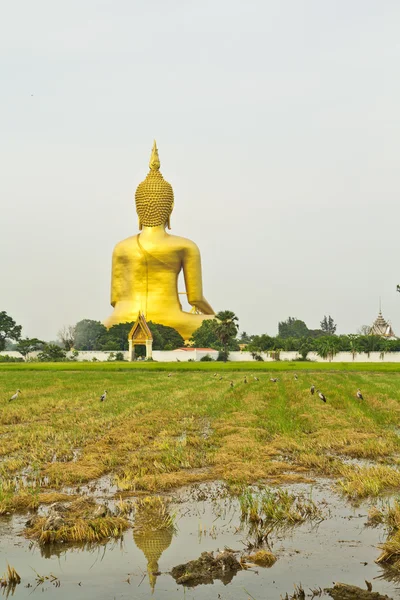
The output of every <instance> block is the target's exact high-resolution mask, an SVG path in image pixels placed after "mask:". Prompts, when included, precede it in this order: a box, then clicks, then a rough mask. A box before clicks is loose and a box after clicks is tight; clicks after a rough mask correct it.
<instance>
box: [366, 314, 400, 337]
mask: <svg viewBox="0 0 400 600" xmlns="http://www.w3.org/2000/svg"><path fill="white" fill-rule="evenodd" d="M369 334H370V335H380V336H382V337H385V338H388V339H392V338H393V339H395V338H396V336H395V333H394V331H393V329H392V326H391V325H390V323H388V322H387V321H385V319H384V318H383V315H382V311H381V310H380V311H379V315H378V317H377V318H376V319H375V321H374V323H373V325H372V327H371V330H370V332H369Z"/></svg>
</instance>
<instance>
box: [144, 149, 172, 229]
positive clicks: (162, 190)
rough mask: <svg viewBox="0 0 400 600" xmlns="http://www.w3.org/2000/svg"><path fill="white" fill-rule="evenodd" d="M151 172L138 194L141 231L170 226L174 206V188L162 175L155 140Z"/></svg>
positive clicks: (151, 158)
mask: <svg viewBox="0 0 400 600" xmlns="http://www.w3.org/2000/svg"><path fill="white" fill-rule="evenodd" d="M149 167H150V171H149V173H148V174H147V177H146V179H145V180H144V181H142V183H139V185H138V187H137V189H136V193H135V201H136V211H137V214H138V216H139V229H142V227H143V226H145V227H157V226H159V225H167V226H168V229H171V226H170V216H171V213H172V209H173V206H174V192H173V189H172V186H171V185H170V184H169V183H168V182H167V181H165V179H164V177H163V176H162V175H161V173H160V157H159V156H158V149H157V144H156V141H155V140H154V144H153V150H152V152H151V157H150V163H149Z"/></svg>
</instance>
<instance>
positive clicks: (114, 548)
mask: <svg viewBox="0 0 400 600" xmlns="http://www.w3.org/2000/svg"><path fill="white" fill-rule="evenodd" d="M330 486H331V482H329V481H322V480H321V481H318V482H317V483H316V484H314V485H313V486H310V485H306V484H301V485H300V484H297V485H294V486H293V485H292V486H288V489H289V490H290V491H291V492H292V493H307V494H311V497H312V499H313V501H314V502H316V503H317V504H318V505H321V507H323V512H324V517H325V518H324V520H323V521H321V522H319V523H318V524H315V523H314V524H313V523H310V522H308V523H304V524H302V525H300V526H298V527H295V528H291V529H274V530H273V531H272V533H271V534H270V535H269V537H268V540H269V543H270V546H271V548H270V549H271V550H272V552H273V554H274V555H275V557H276V558H277V560H276V562H275V563H274V564H273V565H272V566H271V567H270V568H263V567H260V566H256V565H253V566H252V567H251V568H249V569H241V570H239V569H238V570H237V571H236V572H235V573H233V575H232V577H228V580H229V579H230V582H228V580H227V579H226V578H225V579H224V577H222V578H219V577H212V581H213V584H212V585H203V584H202V583H200V582H199V581H198V582H193V581H192V583H191V585H195V583H196V584H197V585H195V587H187V585H181V584H180V583H177V582H176V581H175V579H174V578H173V576H172V575H171V571H172V570H173V568H174V567H177V566H178V565H182V564H185V563H189V562H190V561H195V560H197V559H199V557H201V555H202V553H203V552H207V553H213V555H212V556H213V557H214V558H215V557H216V556H218V555H221V553H223V552H224V550H225V549H228V550H233V551H235V553H234V556H236V557H237V559H238V561H239V562H240V556H241V555H243V554H245V553H247V554H248V552H247V551H246V547H247V544H248V541H249V535H248V529H247V528H246V526H245V525H243V524H242V523H241V521H240V509H239V504H238V501H237V499H235V498H232V497H231V496H229V494H228V493H227V490H226V488H223V487H221V486H219V485H218V484H201V485H196V486H192V487H189V488H186V489H183V490H181V491H180V492H179V493H177V494H175V496H174V498H173V500H172V504H171V505H170V509H171V512H173V513H175V514H176V520H175V524H176V527H175V529H176V531H175V532H174V533H172V532H169V533H168V534H165V535H160V534H159V532H157V531H155V532H153V533H149V534H148V535H146V536H138V535H134V534H133V532H132V530H127V531H126V532H125V533H124V534H123V536H122V537H121V539H120V540H118V541H113V542H109V543H107V544H101V545H94V546H86V547H85V546H80V547H70V546H67V545H62V544H60V545H58V546H54V545H53V546H47V547H40V546H39V545H38V544H37V543H33V542H29V541H28V540H26V539H25V538H24V537H23V535H22V532H23V529H24V526H25V522H26V520H27V516H26V515H23V516H18V515H14V516H12V515H9V516H6V517H4V518H2V519H0V575H2V573H3V572H5V570H6V566H7V563H9V564H10V565H12V566H13V567H15V569H16V570H17V572H18V573H19V574H20V576H21V579H22V581H21V584H19V585H18V586H16V588H15V590H14V596H13V597H14V598H28V596H30V595H32V593H33V594H37V593H40V594H42V593H43V594H45V597H46V596H47V597H48V598H51V599H53V598H54V599H59V600H64V599H65V600H67V599H68V600H69V599H70V598H74V599H76V600H91V599H93V600H94V599H96V600H103V599H104V600H106V599H107V600H112V599H118V600H120V599H121V600H122V599H125V598H135V599H138V600H141V599H143V598H151V597H152V598H154V599H155V600H157V599H160V600H161V599H165V600H169V599H171V598H174V599H175V598H182V599H183V598H185V600H188V599H195V600H197V599H198V600H203V599H204V600H208V599H215V600H217V599H218V600H239V599H240V600H241V599H243V600H248V599H249V598H253V599H255V600H269V599H271V600H279V598H280V597H285V595H286V593H287V594H288V597H291V596H292V594H293V592H294V586H295V584H297V585H298V584H300V583H301V584H302V586H303V588H304V590H305V592H306V594H311V592H310V590H311V589H314V590H315V589H318V588H320V589H321V590H324V589H326V588H333V583H334V582H339V581H340V582H343V583H346V584H349V585H353V586H358V587H359V588H361V589H362V590H365V589H366V587H365V580H368V581H370V582H372V584H373V591H374V592H377V593H379V594H381V595H383V596H384V595H385V594H386V595H387V596H389V598H393V599H394V600H396V599H399V600H400V592H399V590H398V589H397V588H398V583H397V582H396V581H391V578H393V577H394V578H396V576H395V575H393V574H391V575H390V576H389V575H388V574H387V573H388V572H387V571H385V570H384V569H383V568H382V567H381V566H380V565H377V564H376V563H375V562H374V561H375V559H376V558H377V557H378V556H379V553H380V551H379V549H378V548H377V546H378V544H379V543H382V542H383V541H384V539H385V530H384V528H383V527H375V528H371V527H366V526H365V523H366V522H367V514H368V510H369V504H368V503H362V504H360V505H359V506H357V507H354V506H353V505H351V504H350V503H348V502H346V501H345V500H344V499H343V498H341V497H340V496H338V495H336V494H333V493H332V491H331V487H330ZM100 487H101V486H100ZM105 494H106V492H105ZM95 495H96V499H97V500H98V501H99V502H100V501H101V500H102V498H101V493H100V490H99V489H97V490H96V492H95ZM107 495H108V493H107ZM186 572H187V571H185V573H186ZM185 573H183V574H182V575H181V577H182V576H183V575H184V574H185ZM385 577H387V579H385ZM182 583H183V582H182ZM35 588H36V590H35ZM34 590H35V591H34ZM306 597H307V596H306ZM310 597H311V596H310ZM320 597H321V598H329V597H330V596H329V595H328V592H323V593H322V595H321V596H320ZM371 598H373V596H372V597H371Z"/></svg>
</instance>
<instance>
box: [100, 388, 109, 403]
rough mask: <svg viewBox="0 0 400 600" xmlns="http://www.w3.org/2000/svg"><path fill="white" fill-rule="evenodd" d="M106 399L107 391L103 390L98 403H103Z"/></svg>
mask: <svg viewBox="0 0 400 600" xmlns="http://www.w3.org/2000/svg"><path fill="white" fill-rule="evenodd" d="M106 398H107V390H104V393H103V394H102V395H101V396H100V402H104V400H105V399H106Z"/></svg>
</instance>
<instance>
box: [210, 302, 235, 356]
mask: <svg viewBox="0 0 400 600" xmlns="http://www.w3.org/2000/svg"><path fill="white" fill-rule="evenodd" d="M215 317H216V320H217V325H216V327H215V333H216V336H217V338H218V340H219V342H220V344H221V346H222V352H223V360H224V362H226V361H227V359H228V352H229V343H230V342H231V341H232V340H236V336H237V332H238V329H239V320H238V318H237V316H236V315H235V313H234V312H232V311H231V310H222V311H220V312H219V313H218V314H216V315H215Z"/></svg>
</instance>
